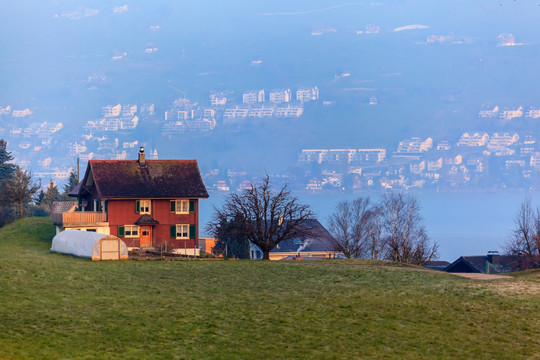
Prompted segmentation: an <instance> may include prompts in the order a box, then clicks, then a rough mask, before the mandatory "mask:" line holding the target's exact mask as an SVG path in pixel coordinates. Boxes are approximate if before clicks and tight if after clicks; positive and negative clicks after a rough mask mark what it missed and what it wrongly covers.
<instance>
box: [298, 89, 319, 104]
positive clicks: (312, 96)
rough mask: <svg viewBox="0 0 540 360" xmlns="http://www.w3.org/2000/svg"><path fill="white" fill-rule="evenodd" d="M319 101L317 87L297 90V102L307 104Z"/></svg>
mask: <svg viewBox="0 0 540 360" xmlns="http://www.w3.org/2000/svg"><path fill="white" fill-rule="evenodd" d="M317 99H319V89H318V88H317V87H316V86H315V87H313V88H309V89H298V90H296V100H298V101H302V102H307V101H312V100H317Z"/></svg>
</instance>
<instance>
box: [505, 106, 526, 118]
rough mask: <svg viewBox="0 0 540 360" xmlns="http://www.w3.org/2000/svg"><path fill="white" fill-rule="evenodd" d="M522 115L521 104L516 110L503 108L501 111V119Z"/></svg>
mask: <svg viewBox="0 0 540 360" xmlns="http://www.w3.org/2000/svg"><path fill="white" fill-rule="evenodd" d="M522 116H523V106H520V107H519V108H517V109H516V110H504V111H502V112H501V119H503V120H512V119H513V118H520V117H522Z"/></svg>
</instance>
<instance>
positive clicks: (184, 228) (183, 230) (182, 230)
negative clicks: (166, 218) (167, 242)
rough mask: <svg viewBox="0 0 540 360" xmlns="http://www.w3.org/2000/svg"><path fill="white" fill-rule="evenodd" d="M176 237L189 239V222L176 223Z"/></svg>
mask: <svg viewBox="0 0 540 360" xmlns="http://www.w3.org/2000/svg"><path fill="white" fill-rule="evenodd" d="M178 235H180V236H178ZM184 235H185V236H184ZM176 238H177V239H189V224H176Z"/></svg>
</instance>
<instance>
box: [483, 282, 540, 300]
mask: <svg viewBox="0 0 540 360" xmlns="http://www.w3.org/2000/svg"><path fill="white" fill-rule="evenodd" d="M489 287H490V288H491V289H492V290H493V291H494V292H496V293H497V294H499V295H502V296H524V297H538V296H540V283H536V282H529V281H497V282H493V283H489Z"/></svg>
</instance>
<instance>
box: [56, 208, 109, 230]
mask: <svg viewBox="0 0 540 360" xmlns="http://www.w3.org/2000/svg"><path fill="white" fill-rule="evenodd" d="M52 220H53V223H54V224H55V225H62V226H63V227H74V226H98V225H106V224H107V213H106V212H93V211H76V212H65V213H56V214H54V213H53V214H52Z"/></svg>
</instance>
